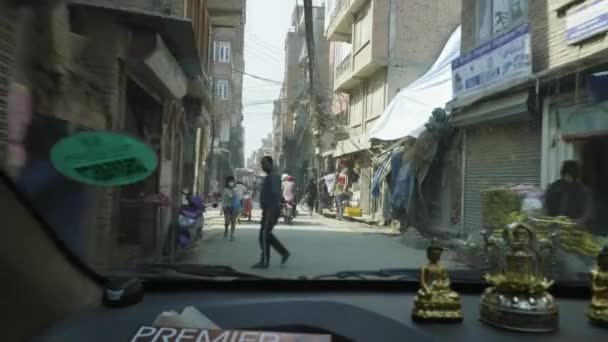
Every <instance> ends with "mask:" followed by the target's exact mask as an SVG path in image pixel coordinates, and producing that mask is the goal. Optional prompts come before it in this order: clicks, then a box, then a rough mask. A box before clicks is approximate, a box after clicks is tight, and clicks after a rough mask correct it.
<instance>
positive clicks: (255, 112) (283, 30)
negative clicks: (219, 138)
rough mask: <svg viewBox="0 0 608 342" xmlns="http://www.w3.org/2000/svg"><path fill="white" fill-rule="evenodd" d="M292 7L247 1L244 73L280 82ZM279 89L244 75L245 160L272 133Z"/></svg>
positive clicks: (289, 2) (279, 1)
mask: <svg viewBox="0 0 608 342" xmlns="http://www.w3.org/2000/svg"><path fill="white" fill-rule="evenodd" d="M294 5H295V0H247V22H246V23H245V73H247V74H252V75H255V76H259V77H262V78H266V79H270V80H276V81H283V70H284V66H285V50H284V46H285V36H286V34H287V31H288V29H289V26H290V24H291V13H292V11H293V9H294ZM280 90H281V86H280V85H279V84H276V83H272V82H268V81H261V80H259V79H255V78H253V77H250V76H247V75H244V76H243V116H244V121H243V127H245V160H247V158H249V156H250V155H251V153H252V152H253V151H255V150H257V149H258V148H260V147H261V145H262V139H263V138H265V137H266V136H267V135H268V133H270V132H271V131H272V109H273V106H272V101H273V100H276V99H278V97H279V92H280ZM260 103H261V104H260Z"/></svg>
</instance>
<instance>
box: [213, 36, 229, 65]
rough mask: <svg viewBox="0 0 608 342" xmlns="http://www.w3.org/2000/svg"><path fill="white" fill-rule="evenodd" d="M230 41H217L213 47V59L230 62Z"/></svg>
mask: <svg viewBox="0 0 608 342" xmlns="http://www.w3.org/2000/svg"><path fill="white" fill-rule="evenodd" d="M230 53H231V51H230V42H227V41H223V40H220V41H216V42H214V48H213V60H214V61H216V62H220V63H230V60H231V58H230V57H231V55H230Z"/></svg>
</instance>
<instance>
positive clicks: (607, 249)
mask: <svg viewBox="0 0 608 342" xmlns="http://www.w3.org/2000/svg"><path fill="white" fill-rule="evenodd" d="M591 292H592V297H591V305H589V309H588V310H587V317H589V320H590V321H591V322H592V323H594V324H596V325H601V326H606V327H608V245H607V246H604V248H603V249H602V251H601V252H600V254H599V255H598V256H597V265H596V267H595V268H593V270H591Z"/></svg>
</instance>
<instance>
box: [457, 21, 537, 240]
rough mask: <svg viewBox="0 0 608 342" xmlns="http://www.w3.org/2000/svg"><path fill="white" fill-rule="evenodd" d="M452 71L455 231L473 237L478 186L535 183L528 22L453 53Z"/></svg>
mask: <svg viewBox="0 0 608 342" xmlns="http://www.w3.org/2000/svg"><path fill="white" fill-rule="evenodd" d="M452 73H453V77H452V79H453V83H454V96H455V99H454V100H453V101H452V103H451V104H450V107H451V108H450V109H452V113H453V124H454V125H455V126H456V127H457V128H459V129H461V130H462V132H463V140H464V142H463V151H462V155H463V157H462V165H463V175H462V201H461V205H462V208H461V212H462V216H461V217H462V219H461V227H460V234H461V235H463V236H467V235H473V236H478V234H479V232H480V231H481V230H482V229H483V217H482V216H483V215H482V199H481V197H482V192H483V191H484V190H487V189H491V188H493V187H497V186H503V185H508V184H513V185H514V184H528V185H533V186H539V185H540V175H541V170H540V168H541V146H542V144H541V137H542V128H541V118H540V115H539V114H536V113H535V111H534V108H535V100H536V96H535V92H534V87H533V82H532V78H531V76H532V62H531V49H530V33H529V29H528V25H527V24H526V25H522V26H519V27H517V28H515V29H513V30H512V31H510V32H507V33H505V34H503V35H501V36H498V37H495V39H493V40H491V41H489V42H488V43H486V44H483V45H481V46H479V47H478V48H477V49H475V50H473V51H471V52H470V53H468V54H465V55H463V56H461V57H459V58H457V59H456V60H454V62H453V63H452Z"/></svg>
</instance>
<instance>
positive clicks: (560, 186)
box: [545, 160, 594, 226]
mask: <svg viewBox="0 0 608 342" xmlns="http://www.w3.org/2000/svg"><path fill="white" fill-rule="evenodd" d="M545 211H546V213H547V215H549V216H567V217H569V218H570V219H572V220H573V221H574V222H576V224H578V225H581V226H588V225H589V224H590V223H591V222H592V221H593V216H594V203H593V195H592V194H591V191H590V190H589V189H588V188H587V187H586V186H585V185H584V184H583V183H582V182H581V180H580V169H579V166H578V163H577V162H576V161H575V160H566V161H564V162H563V164H562V169H561V178H560V179H558V180H557V181H555V182H553V183H552V184H551V185H549V187H548V188H547V191H546V193H545Z"/></svg>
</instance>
